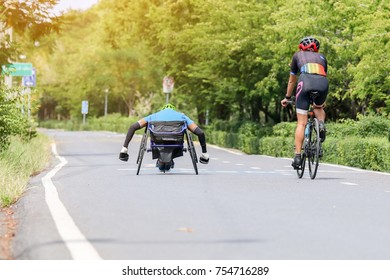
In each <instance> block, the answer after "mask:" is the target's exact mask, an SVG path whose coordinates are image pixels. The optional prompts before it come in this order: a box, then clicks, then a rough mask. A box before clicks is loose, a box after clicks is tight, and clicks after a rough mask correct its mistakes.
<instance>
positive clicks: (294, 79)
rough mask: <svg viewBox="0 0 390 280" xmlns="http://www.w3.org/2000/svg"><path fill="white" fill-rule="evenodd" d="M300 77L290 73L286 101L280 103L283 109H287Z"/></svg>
mask: <svg viewBox="0 0 390 280" xmlns="http://www.w3.org/2000/svg"><path fill="white" fill-rule="evenodd" d="M297 80H298V77H297V75H295V74H294V73H290V78H289V79H288V84H287V91H286V96H285V97H284V99H283V100H282V101H281V102H280V103H281V104H282V106H283V107H286V106H287V104H288V100H289V99H290V98H291V96H292V93H293V90H294V87H295V84H296V83H297Z"/></svg>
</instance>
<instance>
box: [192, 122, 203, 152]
mask: <svg viewBox="0 0 390 280" xmlns="http://www.w3.org/2000/svg"><path fill="white" fill-rule="evenodd" d="M188 129H189V130H190V131H191V132H193V133H194V134H195V135H196V136H198V139H199V143H200V146H201V147H202V153H207V147H206V135H205V134H204V132H203V130H202V129H200V127H199V126H197V125H196V124H195V123H191V124H190V125H188Z"/></svg>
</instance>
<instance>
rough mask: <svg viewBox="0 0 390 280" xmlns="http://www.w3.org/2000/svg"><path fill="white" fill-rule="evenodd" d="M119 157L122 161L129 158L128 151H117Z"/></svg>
mask: <svg viewBox="0 0 390 280" xmlns="http://www.w3.org/2000/svg"><path fill="white" fill-rule="evenodd" d="M119 159H120V160H122V161H128V160H129V154H128V153H119Z"/></svg>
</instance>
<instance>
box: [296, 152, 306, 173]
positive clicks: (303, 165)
mask: <svg viewBox="0 0 390 280" xmlns="http://www.w3.org/2000/svg"><path fill="white" fill-rule="evenodd" d="M305 164H306V154H305V153H302V155H301V167H300V169H297V175H298V178H302V176H303V173H305Z"/></svg>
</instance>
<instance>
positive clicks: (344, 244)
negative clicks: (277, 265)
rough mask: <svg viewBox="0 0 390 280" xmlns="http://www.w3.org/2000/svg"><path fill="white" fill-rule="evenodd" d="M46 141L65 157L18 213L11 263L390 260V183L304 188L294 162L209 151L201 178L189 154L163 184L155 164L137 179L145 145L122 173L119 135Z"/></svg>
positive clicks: (40, 179)
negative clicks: (70, 260) (16, 260)
mask: <svg viewBox="0 0 390 280" xmlns="http://www.w3.org/2000/svg"><path fill="white" fill-rule="evenodd" d="M44 132H45V133H46V134H48V135H49V136H50V137H52V139H53V140H54V141H55V145H56V151H57V153H58V155H59V156H60V157H56V158H53V164H52V166H51V167H50V168H48V169H47V170H46V171H45V172H43V173H42V174H40V175H38V176H36V177H34V178H32V180H31V182H30V187H29V189H28V191H27V192H26V194H25V195H24V196H23V198H22V199H21V200H20V201H19V202H18V204H17V211H16V219H17V222H18V227H17V233H16V237H15V238H14V240H13V248H12V252H13V256H14V258H16V259H34V260H48V259H52V260H55V259H65V260H66V259H107V260H110V259H112V260H125V259H127V260H130V259H143V260H152V259H153V260H174V259H180V260H187V259H188V260H191V259H198V260H203V259H204V260H230V259H231V260H250V259H252V260H253V259H265V260H332V259H337V260H342V259H350V260H369V259H372V260H379V259H390V249H389V248H390V235H389V232H390V219H389V215H388V213H390V174H385V173H379V172H369V171H364V170H359V169H353V168H348V167H342V166H335V165H327V164H322V163H321V164H320V167H319V171H318V174H317V178H316V179H315V180H311V179H310V178H309V177H308V174H305V175H304V178H302V179H298V178H297V176H296V173H295V172H294V171H293V170H292V168H291V166H290V163H291V160H290V159H284V158H272V157H267V156H261V155H245V154H242V153H240V152H237V151H233V150H227V149H220V148H218V147H214V146H209V154H210V163H209V164H208V165H202V164H199V166H198V167H199V175H195V173H194V170H193V168H192V166H191V159H190V156H189V154H188V153H185V154H184V156H183V157H181V158H178V159H177V160H176V161H175V162H176V166H175V168H174V169H173V170H172V171H171V172H169V173H166V174H163V173H160V172H159V171H158V170H157V168H156V167H155V166H154V161H152V159H151V154H150V153H148V154H146V155H145V157H144V162H143V167H142V169H141V172H140V175H138V176H137V175H136V167H137V166H136V164H135V160H136V155H137V153H138V147H139V143H140V140H139V139H140V138H139V137H135V138H134V139H133V141H132V143H131V144H130V147H129V154H130V160H129V162H122V161H119V160H118V154H119V151H120V148H121V146H122V143H123V140H124V135H123V134H115V133H110V132H66V131H60V130H45V131H44ZM195 145H196V148H197V151H198V154H199V153H200V147H199V143H197V142H196V143H195ZM325 152H326V151H325ZM61 162H62V163H61ZM58 164H62V165H61V166H57V170H55V171H53V168H54V167H55V166H56V165H58ZM51 170H52V171H51ZM49 171H50V172H51V173H50V172H49Z"/></svg>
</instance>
